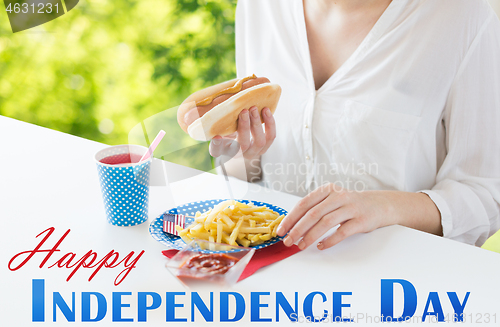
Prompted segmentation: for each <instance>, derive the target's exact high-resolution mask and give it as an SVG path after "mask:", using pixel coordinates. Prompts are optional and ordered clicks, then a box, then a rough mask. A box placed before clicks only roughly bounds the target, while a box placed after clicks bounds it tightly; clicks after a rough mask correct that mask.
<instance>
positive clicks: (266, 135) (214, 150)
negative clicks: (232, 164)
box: [210, 107, 276, 160]
mask: <svg viewBox="0 0 500 327" xmlns="http://www.w3.org/2000/svg"><path fill="white" fill-rule="evenodd" d="M262 118H263V120H264V124H265V125H264V126H265V131H264V129H263V128H262V122H261V119H260V115H259V111H258V109H257V107H251V108H250V109H249V110H247V109H244V110H243V111H242V112H241V113H240V114H239V116H238V130H237V132H236V133H234V134H232V135H229V136H227V137H226V138H222V137H221V136H219V135H217V136H216V137H214V138H213V139H212V141H211V142H210V154H211V155H212V156H213V157H219V156H221V155H224V154H226V155H227V154H228V153H233V151H234V150H233V149H231V147H234V146H235V143H234V141H233V140H234V139H236V141H237V144H236V146H238V145H239V147H240V149H241V152H242V155H243V157H244V158H245V159H247V160H253V159H257V158H259V157H260V156H261V155H262V154H264V153H265V152H266V151H267V149H269V147H270V146H271V144H272V143H273V141H274V139H275V138H276V123H275V121H274V117H273V114H272V113H271V110H269V108H264V109H262Z"/></svg>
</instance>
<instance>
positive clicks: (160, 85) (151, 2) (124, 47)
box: [0, 0, 500, 253]
mask: <svg viewBox="0 0 500 327" xmlns="http://www.w3.org/2000/svg"><path fill="white" fill-rule="evenodd" d="M492 1H496V0H492ZM235 8H236V0H161V1H159V0H83V1H80V2H79V4H78V5H77V6H76V8H74V9H73V10H71V11H70V12H68V13H67V14H65V15H63V16H62V17H59V18H57V19H56V20H54V21H51V22H49V23H46V24H44V25H41V26H38V27H35V28H33V29H29V30H27V31H23V32H19V33H15V34H13V33H12V31H11V28H10V25H9V21H8V18H7V14H6V12H5V11H4V10H2V12H1V13H0V115H4V116H8V117H12V118H15V119H19V120H22V121H26V122H30V123H33V124H37V125H40V126H44V127H48V128H52V129H55V130H59V131H62V132H65V133H69V134H73V135H77V136H80V137H84V138H87V139H91V140H95V141H99V142H103V143H106V144H111V145H115V144H124V143H129V142H130V140H129V133H130V131H132V130H134V128H135V129H137V127H138V126H140V123H141V122H142V121H144V120H146V121H147V119H148V118H150V117H152V116H154V117H155V119H149V122H150V123H151V121H154V122H156V123H155V124H156V125H157V126H148V132H149V134H150V137H154V135H155V134H156V131H157V130H158V129H160V128H162V129H164V130H166V131H168V135H169V142H162V146H163V149H161V150H160V151H159V152H160V153H161V154H164V155H162V157H163V158H164V159H166V160H169V161H172V162H176V163H180V164H183V165H185V166H190V167H193V168H197V169H201V170H204V171H209V170H211V169H212V163H211V157H210V156H209V155H208V145H207V143H200V142H195V141H193V140H191V139H190V138H189V137H188V136H187V135H186V134H185V133H183V132H182V130H181V129H180V128H179V127H178V125H177V122H176V115H175V112H176V108H175V107H176V106H178V105H179V104H180V103H181V102H182V101H183V100H184V99H185V98H186V97H187V96H188V95H189V94H191V93H193V92H194V91H196V90H198V89H200V88H203V87H206V86H209V85H212V84H215V83H218V82H222V81H224V80H228V79H231V78H234V77H235V76H236V71H235V63H234V57H235V53H234V12H235ZM155 115H156V116H155ZM484 248H487V249H489V250H492V251H496V252H499V253H500V234H497V235H495V236H494V237H492V238H490V240H488V242H487V243H486V244H485V246H484Z"/></svg>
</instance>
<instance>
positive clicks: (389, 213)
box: [278, 184, 442, 250]
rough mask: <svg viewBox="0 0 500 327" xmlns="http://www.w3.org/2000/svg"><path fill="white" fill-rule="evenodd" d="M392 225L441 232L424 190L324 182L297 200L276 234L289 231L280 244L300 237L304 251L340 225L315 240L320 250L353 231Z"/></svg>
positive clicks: (297, 239) (433, 208)
mask: <svg viewBox="0 0 500 327" xmlns="http://www.w3.org/2000/svg"><path fill="white" fill-rule="evenodd" d="M395 224H399V225H403V226H406V227H411V228H415V229H418V230H422V231H425V232H429V233H433V234H437V235H440V234H441V233H442V227H441V215H440V213H439V210H438V209H437V207H436V206H435V204H434V202H433V201H432V200H431V199H430V198H429V197H428V196H427V195H426V194H424V193H411V192H400V191H364V192H354V191H349V190H345V189H342V188H340V187H339V186H337V185H335V184H327V185H324V186H321V187H319V188H318V189H316V190H314V191H313V192H311V193H310V194H308V195H307V196H306V197H304V198H303V199H302V200H301V201H299V202H298V203H297V205H296V206H295V207H294V208H293V210H292V211H291V212H290V213H289V214H288V215H287V216H286V217H285V219H283V221H282V222H281V224H280V227H279V228H278V235H279V236H284V235H285V234H286V233H288V232H289V234H288V235H287V237H286V238H285V239H284V241H283V242H284V244H285V245H286V246H291V245H292V244H294V243H296V242H297V241H299V240H300V241H299V243H298V246H299V248H300V249H301V250H304V249H305V248H307V247H308V246H310V245H311V244H313V243H314V242H315V241H316V240H317V239H319V238H320V237H321V236H322V235H323V234H325V233H326V232H327V231H329V230H330V229H331V228H333V227H335V226H337V225H340V226H339V227H338V229H337V230H336V231H335V232H334V233H333V234H331V235H330V236H328V237H326V238H324V239H323V240H321V241H320V242H319V243H318V245H317V247H318V249H320V250H323V249H327V248H329V247H332V246H334V245H335V244H338V243H339V242H341V241H342V240H344V239H346V238H347V237H349V236H351V235H353V234H356V233H366V232H370V231H373V230H375V229H377V228H380V227H384V226H389V225H395Z"/></svg>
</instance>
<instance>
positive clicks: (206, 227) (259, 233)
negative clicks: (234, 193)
mask: <svg viewBox="0 0 500 327" xmlns="http://www.w3.org/2000/svg"><path fill="white" fill-rule="evenodd" d="M284 217H285V215H279V214H278V213H277V212H275V211H272V210H271V209H269V208H267V207H265V206H264V207H258V206H254V205H253V204H250V203H249V204H246V203H241V202H236V201H233V200H227V201H223V202H221V203H219V204H217V205H216V206H215V207H214V208H213V209H210V210H208V211H206V212H204V213H200V212H197V213H196V215H195V219H194V222H193V224H191V226H189V227H186V228H185V229H182V228H181V227H180V226H175V228H176V230H177V231H178V232H179V236H180V237H181V238H182V239H183V240H184V242H186V243H189V242H190V241H191V240H193V239H202V240H207V241H210V242H214V241H215V242H217V243H225V244H230V245H241V246H245V247H248V246H254V245H259V244H261V243H264V242H266V241H268V240H270V239H272V238H273V237H276V236H277V235H276V230H277V228H278V225H279V224H280V222H281V220H283V218H284Z"/></svg>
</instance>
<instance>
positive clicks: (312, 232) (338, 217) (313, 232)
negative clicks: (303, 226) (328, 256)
mask: <svg viewBox="0 0 500 327" xmlns="http://www.w3.org/2000/svg"><path fill="white" fill-rule="evenodd" d="M351 218H353V212H352V210H350V209H349V207H346V206H342V207H340V208H338V209H337V210H334V211H331V212H329V213H328V214H326V215H325V216H323V217H322V218H321V219H320V220H319V221H318V223H317V224H316V225H314V226H313V227H312V228H311V229H309V231H307V233H306V234H305V235H304V237H302V240H300V242H299V244H298V246H299V249H301V250H304V249H306V248H307V247H308V246H310V245H311V244H313V243H314V242H315V241H316V240H317V239H318V238H320V237H321V236H322V235H323V234H325V233H326V232H328V231H329V230H330V229H331V228H333V227H335V226H337V225H338V224H342V223H343V222H345V221H348V220H349V219H351Z"/></svg>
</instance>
